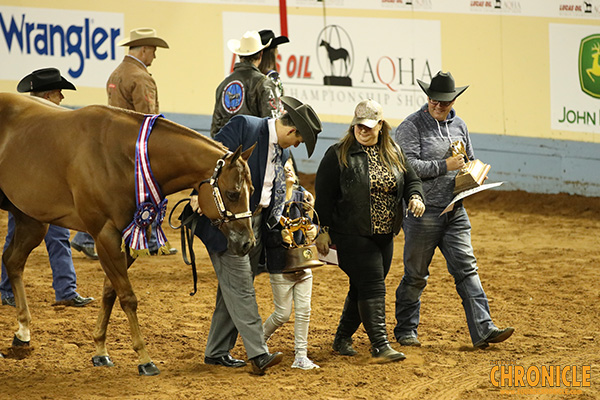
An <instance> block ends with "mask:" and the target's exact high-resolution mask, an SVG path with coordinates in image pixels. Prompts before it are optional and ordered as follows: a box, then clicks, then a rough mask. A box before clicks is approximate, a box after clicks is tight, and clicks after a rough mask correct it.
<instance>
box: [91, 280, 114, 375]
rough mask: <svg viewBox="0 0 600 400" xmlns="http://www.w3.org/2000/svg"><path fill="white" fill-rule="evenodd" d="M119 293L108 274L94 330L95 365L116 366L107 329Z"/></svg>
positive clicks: (93, 358) (93, 361)
mask: <svg viewBox="0 0 600 400" xmlns="http://www.w3.org/2000/svg"><path fill="white" fill-rule="evenodd" d="M116 298H117V293H116V292H115V289H114V288H113V286H112V284H111V283H110V279H108V276H106V277H105V278H104V289H103V291H102V301H101V303H100V312H99V313H98V319H97V320H96V328H95V330H94V343H95V344H96V355H94V357H92V363H93V364H94V366H95V367H112V366H114V364H113V362H112V361H111V359H110V357H109V355H108V350H107V348H106V331H107V328H108V322H109V320H110V314H111V313H112V309H113V306H114V304H115V300H116Z"/></svg>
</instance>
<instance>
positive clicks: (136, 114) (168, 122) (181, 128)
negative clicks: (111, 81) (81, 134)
mask: <svg viewBox="0 0 600 400" xmlns="http://www.w3.org/2000/svg"><path fill="white" fill-rule="evenodd" d="M87 107H89V108H99V109H106V110H109V111H110V112H113V113H118V114H125V115H130V116H131V117H134V118H135V119H136V120H138V121H139V123H140V124H141V123H142V120H143V119H144V115H146V114H144V113H140V112H137V111H133V110H127V109H125V108H119V107H114V106H109V105H104V104H93V105H90V106H87ZM156 123H157V124H166V125H171V126H172V127H174V128H175V129H177V130H179V131H180V132H182V133H185V134H187V135H189V136H191V137H194V138H199V139H201V140H204V141H206V142H207V143H212V144H213V145H216V146H218V147H219V148H220V149H222V150H223V151H227V150H228V149H227V148H226V147H225V146H224V145H223V144H222V143H220V142H217V141H216V140H213V139H211V138H209V137H208V136H205V135H203V134H201V133H199V132H197V131H195V130H193V129H191V128H188V127H187V126H184V125H181V124H178V123H177V122H175V121H171V120H170V119H166V118H160V119H158V120H157V121H156Z"/></svg>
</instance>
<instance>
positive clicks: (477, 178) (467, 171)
mask: <svg viewBox="0 0 600 400" xmlns="http://www.w3.org/2000/svg"><path fill="white" fill-rule="evenodd" d="M458 155H461V156H463V157H464V160H465V165H464V167H462V168H461V169H460V171H459V172H458V174H457V175H456V178H455V181H454V194H457V193H460V192H463V191H465V190H468V189H473V188H476V187H478V186H481V185H482V184H483V182H484V181H485V180H486V179H487V174H488V172H489V171H490V168H491V167H490V165H489V164H485V163H483V162H481V161H480V160H472V161H469V157H468V156H467V152H466V150H465V145H464V143H463V142H461V141H460V140H457V141H456V142H454V143H452V156H453V157H456V156H458Z"/></svg>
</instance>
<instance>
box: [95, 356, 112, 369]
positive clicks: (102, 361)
mask: <svg viewBox="0 0 600 400" xmlns="http://www.w3.org/2000/svg"><path fill="white" fill-rule="evenodd" d="M92 364H94V367H114V366H115V364H113V362H112V361H111V360H110V357H109V356H94V357H92Z"/></svg>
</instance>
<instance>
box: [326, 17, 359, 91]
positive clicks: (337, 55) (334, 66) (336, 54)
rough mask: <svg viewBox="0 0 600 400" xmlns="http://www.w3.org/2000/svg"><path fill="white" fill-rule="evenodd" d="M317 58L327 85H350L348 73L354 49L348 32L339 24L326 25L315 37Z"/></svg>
mask: <svg viewBox="0 0 600 400" xmlns="http://www.w3.org/2000/svg"><path fill="white" fill-rule="evenodd" d="M317 44H318V46H317V60H318V62H319V67H320V68H321V71H323V74H324V77H323V83H324V84H325V85H327V86H331V85H333V86H352V79H351V78H350V73H351V72H352V66H353V63H354V49H353V47H352V41H351V40H350V36H349V35H348V33H347V32H346V31H345V30H344V28H342V27H341V26H339V25H327V26H326V27H325V28H324V29H323V30H322V31H321V32H320V33H319V36H318V38H317Z"/></svg>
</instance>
